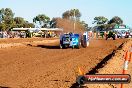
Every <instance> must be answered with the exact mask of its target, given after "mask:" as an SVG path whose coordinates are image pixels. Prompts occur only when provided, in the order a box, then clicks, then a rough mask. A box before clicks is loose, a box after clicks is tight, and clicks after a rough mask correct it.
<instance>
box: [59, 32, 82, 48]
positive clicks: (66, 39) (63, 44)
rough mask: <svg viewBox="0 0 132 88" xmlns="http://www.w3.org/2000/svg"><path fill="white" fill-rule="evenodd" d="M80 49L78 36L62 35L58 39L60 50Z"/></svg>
mask: <svg viewBox="0 0 132 88" xmlns="http://www.w3.org/2000/svg"><path fill="white" fill-rule="evenodd" d="M68 47H72V48H80V37H79V34H72V33H69V34H64V35H61V37H60V48H68Z"/></svg>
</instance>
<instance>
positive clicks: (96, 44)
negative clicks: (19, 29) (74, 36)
mask: <svg viewBox="0 0 132 88" xmlns="http://www.w3.org/2000/svg"><path fill="white" fill-rule="evenodd" d="M17 41H18V40H17ZM23 41H25V40H23ZM50 41H52V40H50ZM124 41H126V40H123V39H122V40H115V41H113V40H107V41H106V40H92V41H91V43H90V46H89V47H88V48H81V49H70V48H69V49H59V47H58V46H57V45H58V40H56V42H55V43H52V44H50V46H49V45H47V43H46V44H45V43H43V44H39V45H38V46H36V44H35V45H33V46H31V45H30V46H27V47H16V48H8V49H0V86H5V87H11V88H70V87H71V86H72V84H73V83H75V79H76V75H77V67H78V66H79V67H82V68H83V69H84V72H88V71H90V70H91V69H92V68H93V67H95V66H96V65H97V63H99V62H100V61H101V60H102V59H103V58H104V57H106V56H107V55H108V54H110V53H111V52H112V51H113V50H114V49H116V48H117V47H118V46H119V45H120V44H122V43H123V42H124ZM6 43H7V42H6ZM53 45H54V46H53Z"/></svg>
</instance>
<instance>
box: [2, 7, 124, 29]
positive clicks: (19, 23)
mask: <svg viewBox="0 0 132 88" xmlns="http://www.w3.org/2000/svg"><path fill="white" fill-rule="evenodd" d="M14 15H15V13H13V11H12V10H11V9H10V8H5V9H4V8H2V9H0V30H10V29H12V28H20V27H23V28H30V27H31V28H34V27H35V24H39V25H40V27H42V28H47V27H52V28H54V27H56V18H52V19H50V17H48V16H47V15H45V14H38V15H37V16H35V17H34V18H33V22H32V23H30V22H28V21H27V20H25V19H24V18H22V17H14ZM81 16H82V14H81V12H80V11H79V9H71V10H67V11H65V12H64V13H63V14H62V18H63V19H68V20H71V21H74V22H78V23H80V24H81V25H83V26H84V28H85V29H88V24H87V23H86V22H85V21H81V20H80V17H81ZM93 24H96V26H97V27H99V28H101V29H109V28H112V27H114V26H115V25H116V24H123V20H122V19H121V18H120V17H118V16H115V17H113V18H112V19H110V20H108V19H107V18H106V17H104V16H98V17H95V18H94V22H93Z"/></svg>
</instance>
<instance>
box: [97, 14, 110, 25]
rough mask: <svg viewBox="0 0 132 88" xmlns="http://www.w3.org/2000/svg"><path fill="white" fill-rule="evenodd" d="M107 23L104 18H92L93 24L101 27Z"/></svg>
mask: <svg viewBox="0 0 132 88" xmlns="http://www.w3.org/2000/svg"><path fill="white" fill-rule="evenodd" d="M107 21H108V19H107V18H106V17H104V16H98V17H95V18H94V23H96V24H97V25H103V24H105V23H106V22H107Z"/></svg>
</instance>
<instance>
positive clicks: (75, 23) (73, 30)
mask: <svg viewBox="0 0 132 88" xmlns="http://www.w3.org/2000/svg"><path fill="white" fill-rule="evenodd" d="M75 12H76V10H75V9H74V29H73V33H74V32H75V28H76V18H75Z"/></svg>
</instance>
